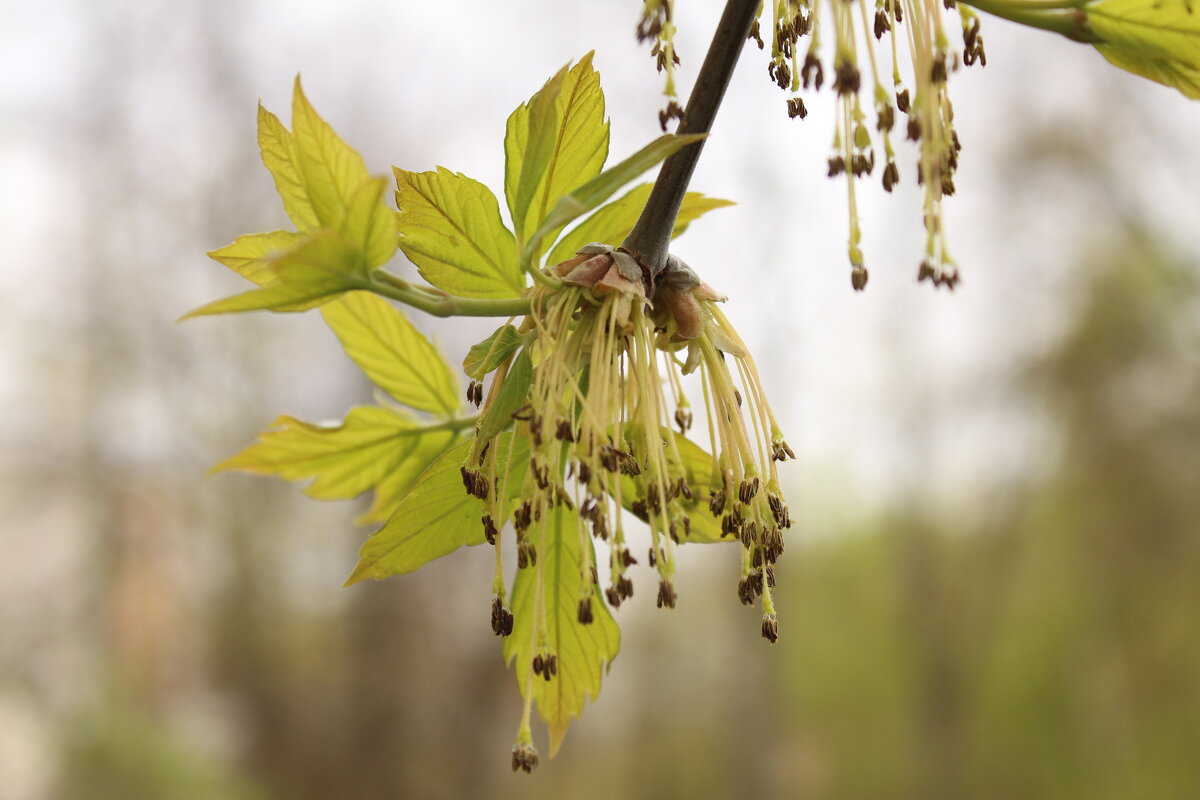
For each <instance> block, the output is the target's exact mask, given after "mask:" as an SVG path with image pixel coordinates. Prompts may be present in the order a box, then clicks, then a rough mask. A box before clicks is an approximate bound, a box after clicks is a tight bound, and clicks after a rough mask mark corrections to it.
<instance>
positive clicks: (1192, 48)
mask: <svg viewBox="0 0 1200 800" xmlns="http://www.w3.org/2000/svg"><path fill="white" fill-rule="evenodd" d="M1085 8H1086V11H1087V18H1088V22H1089V24H1090V25H1091V28H1092V31H1093V32H1094V33H1095V34H1096V35H1097V36H1099V37H1100V38H1101V39H1103V40H1104V41H1103V43H1102V44H1097V45H1096V49H1097V50H1099V51H1100V54H1101V55H1103V56H1104V57H1105V58H1107V59H1108V60H1109V61H1110V62H1112V63H1113V64H1115V65H1116V66H1118V67H1120V68H1121V69H1125V70H1128V71H1129V72H1133V73H1135V74H1137V75H1141V76H1142V77H1144V78H1149V79H1150V80H1152V81H1156V82H1158V83H1161V84H1164V85H1166V86H1170V87H1173V88H1175V89H1178V90H1179V91H1180V92H1182V93H1183V94H1184V95H1185V96H1187V97H1190V98H1191V99H1193V100H1197V99H1200V9H1197V8H1196V7H1194V5H1193V3H1192V2H1191V0H1101V2H1098V3H1094V4H1092V5H1089V6H1086V7H1085Z"/></svg>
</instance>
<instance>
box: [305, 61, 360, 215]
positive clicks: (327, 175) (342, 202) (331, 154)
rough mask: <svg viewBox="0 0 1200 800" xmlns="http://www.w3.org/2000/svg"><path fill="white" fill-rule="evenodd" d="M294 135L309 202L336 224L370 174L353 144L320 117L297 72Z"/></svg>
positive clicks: (315, 209)
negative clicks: (305, 93) (305, 94)
mask: <svg viewBox="0 0 1200 800" xmlns="http://www.w3.org/2000/svg"><path fill="white" fill-rule="evenodd" d="M292 128H293V131H292V137H293V139H292V140H293V143H294V148H295V155H296V166H297V167H298V170H299V173H300V177H301V178H302V179H303V181H304V187H305V189H306V190H307V192H308V199H309V202H310V203H312V207H313V211H314V213H315V214H316V217H317V220H318V221H319V222H320V223H321V224H322V225H330V226H333V225H336V224H337V223H338V221H339V220H340V219H341V218H342V215H343V214H344V213H345V209H346V208H347V206H349V205H350V199H351V197H352V196H353V195H354V193H355V191H356V190H357V189H358V187H360V186H362V185H363V183H365V182H366V180H367V178H369V177H370V176H369V175H368V174H367V166H366V164H364V163H363V160H362V156H360V155H359V154H358V153H357V152H356V151H355V150H354V149H353V148H352V147H350V146H349V145H348V144H346V143H345V142H343V141H342V139H341V137H339V136H338V135H337V133H335V132H334V130H333V128H331V127H330V126H329V123H327V122H326V121H325V120H323V119H321V117H320V115H318V114H317V112H316V110H315V109H314V108H313V107H312V104H310V103H309V102H308V98H307V97H305V96H304V89H303V88H302V87H301V86H300V77H299V76H296V85H295V91H294V92H293V94H292Z"/></svg>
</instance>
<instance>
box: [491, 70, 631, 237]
mask: <svg viewBox="0 0 1200 800" xmlns="http://www.w3.org/2000/svg"><path fill="white" fill-rule="evenodd" d="M592 55H593V54H592V53H588V54H587V55H586V56H584V57H583V58H582V59H581V60H580V61H579V63H578V64H576V65H575V66H574V67H572V68H571V70H570V71H569V72H568V73H567V74H566V75H565V76H564V77H563V78H562V82H561V86H560V87H559V91H558V93H557V97H556V98H555V104H554V110H553V119H552V120H550V121H549V124H547V126H546V128H545V130H543V131H542V132H543V133H549V132H550V131H551V130H552V131H553V134H554V137H553V142H552V144H551V147H550V150H549V156H548V158H546V159H545V161H544V166H542V167H541V169H540V171H539V172H538V174H536V175H533V176H530V175H528V174H527V171H528V170H529V169H530V168H531V167H532V165H534V164H535V163H536V164H540V163H541V162H540V161H535V160H534V158H533V157H531V155H530V154H529V153H528V151H526V152H522V153H520V154H517V153H514V152H513V151H514V150H515V149H516V147H517V144H518V143H519V142H520V141H521V138H522V132H524V133H526V134H527V133H528V130H529V129H530V128H532V126H533V125H534V124H535V122H534V119H533V114H534V111H535V110H536V109H537V108H539V107H540V101H541V100H542V99H543V98H544V97H546V95H547V94H548V93H547V89H543V90H542V91H541V92H539V93H538V94H537V95H535V96H534V99H533V100H531V101H530V103H529V104H528V105H525V106H521V107H520V108H518V109H517V110H516V111H515V112H513V115H512V116H511V117H509V124H508V132H507V135H506V137H505V152H506V155H507V156H508V159H509V163H510V164H515V163H518V162H519V163H520V164H521V167H522V171H521V176H520V182H518V191H517V192H516V194H515V196H513V195H512V194H510V195H509V206H510V210H512V212H513V227H514V232H515V233H516V235H517V238H518V239H519V240H520V241H526V240H527V238H528V237H529V236H531V235H532V234H533V232H534V231H535V230H537V228H538V226H539V224H540V223H541V222H542V220H543V219H545V217H546V215H547V214H549V213H550V209H552V208H553V207H554V205H555V204H556V203H557V202H558V201H559V199H560V198H561V197H562V196H563V195H565V194H567V193H568V192H570V191H571V190H572V189H574V188H576V187H578V186H580V185H582V184H584V183H586V182H587V181H589V180H591V179H592V178H594V177H596V175H598V174H599V173H600V170H601V168H602V167H603V166H604V159H605V158H607V157H608V123H607V122H605V121H604V92H603V90H602V89H601V88H600V75H599V73H597V72H596V70H595V69H594V68H593V67H592ZM549 86H550V84H547V87H549ZM542 144H544V143H542V142H540V139H539V140H538V146H539V147H540V146H542ZM533 145H534V140H530V142H529V143H528V149H529V150H532V148H533ZM539 155H540V151H539ZM506 172H509V170H508V169H507V168H506ZM506 177H511V175H508V176H506ZM526 178H529V179H530V180H531V181H532V180H534V179H535V178H536V183H535V184H534V185H533V188H532V190H531V191H532V193H531V194H530V195H528V197H527V196H526V195H525V194H524V192H523V191H522V190H523V189H525V183H524V180H525V179H526ZM553 235H554V232H553V231H552V232H551V233H550V234H548V236H549V237H550V238H553ZM536 257H537V254H535V255H534V258H535V259H536Z"/></svg>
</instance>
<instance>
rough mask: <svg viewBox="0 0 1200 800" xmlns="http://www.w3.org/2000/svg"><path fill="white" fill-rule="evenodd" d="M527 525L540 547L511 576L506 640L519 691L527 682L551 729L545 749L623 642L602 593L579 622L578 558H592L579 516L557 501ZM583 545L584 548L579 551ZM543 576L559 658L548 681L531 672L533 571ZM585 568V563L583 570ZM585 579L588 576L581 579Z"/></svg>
mask: <svg viewBox="0 0 1200 800" xmlns="http://www.w3.org/2000/svg"><path fill="white" fill-rule="evenodd" d="M541 530H542V531H544V535H543V534H541V533H539V531H538V530H537V529H536V528H535V529H531V531H530V535H531V536H534V537H538V536H542V538H541V540H540V541H538V540H536V539H535V543H536V544H537V546H538V564H537V567H536V568H526V569H523V570H518V572H517V577H516V579H515V580H514V581H513V590H512V611H513V632H512V635H510V636H507V637H505V639H504V659H505V662H506V663H509V664H511V663H513V662H514V661H515V663H516V670H515V671H516V676H517V685H518V686H519V687H520V688H521V692H522V694H524V692H525V690H526V686H527V685H528V684H532V688H533V698H534V702H536V703H537V707H538V713H540V714H541V716H542V719H543V720H545V722H546V727H547V729H548V730H549V732H550V756H551V757H553V756H554V754H555V753H556V752H558V748H559V745H561V744H562V740H563V737H564V736H565V735H566V732H567V726H568V725H569V724H570V722H571V720H572V719H574V718H575V717H578V716H579V715H580V714H582V713H583V707H584V704H585V703H586V702H587V700H588V698H591V699H592V700H595V699H596V698H597V697H599V696H600V684H601V681H602V680H603V678H604V672H605V670H606V668H607V667H608V665H609V664H611V663H612V660H613V659H614V658H616V657H617V653H618V651H619V650H620V649H621V630H620V628H618V627H617V623H616V621H615V620H614V619H613V618H612V614H611V613H610V612H609V610H608V606H607V605H606V604H605V602H604V598H603V597H602V596H601V593H600V592H595V593H594V596H593V597H592V615H593V620H592V622H591V623H590V624H587V625H584V624H582V623H580V622H579V617H578V613H579V600H580V598H581V597H583V590H584V588H585V584H584V580H585V578H584V576H583V574H582V572H581V565H585V564H586V565H588V566H589V567H590V565H593V564H594V563H595V560H596V556H595V552H594V551H593V549H592V541H591V536H590V535H589V534H588V533H587V532H586V531H583V532H582V533H581V531H580V521H579V516H578V515H577V514H576V513H575V512H573V511H568V510H567V509H566V508H564V507H562V506H559V507H558V508H556V509H555V510H554V511H553V512H552V513H550V514H549V520H548V521H547V523H546V524H545V526H543V527H542V529H541ZM581 548H586V550H583V549H581ZM539 571H542V573H543V574H544V576H545V585H544V589H543V591H542V592H541V602H542V603H543V604H544V609H545V617H546V628H547V631H546V632H547V641H546V642H545V644H546V646H548V647H549V648H550V652H552V653H554V654H555V655H556V656H557V657H558V674H557V675H556V676H555V677H553V678H551V679H550V680H549V681H547V680H543V679H542V678H541V677H540V676H536V675H535V676H532V679H531V680H530V675H529V672H530V670H531V669H532V666H531V664H532V661H533V656H534V654H535V649H534V648H536V647H537V646H538V642H537V640H536V636H535V631H534V623H535V609H536V603H537V602H538V601H537V595H538V594H539V592H538V591H537V589H538V587H537V584H538V577H537V576H538V572H539ZM588 571H589V572H590V569H589V570H588ZM587 580H590V577H589V578H587Z"/></svg>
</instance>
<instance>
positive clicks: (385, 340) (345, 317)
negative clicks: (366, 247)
mask: <svg viewBox="0 0 1200 800" xmlns="http://www.w3.org/2000/svg"><path fill="white" fill-rule="evenodd" d="M321 315H322V316H323V317H324V318H325V322H326V323H327V324H328V325H329V327H330V328H331V329H332V330H333V332H334V334H335V335H336V336H337V338H338V341H339V342H341V344H342V347H343V348H344V349H345V351H346V355H348V356H350V358H351V359H352V360H353V361H354V363H355V364H357V365H358V367H359V369H361V370H362V371H363V373H364V374H365V375H366V376H367V377H368V378H370V379H371V381H372V382H373V383H374V384H375V385H376V386H378V387H379V388H380V389H383V390H384V391H385V392H387V393H388V394H390V395H391V396H392V397H393V398H395V399H396V401H397V402H400V403H403V404H404V405H406V406H410V407H412V408H419V409H421V410H422V411H429V412H432V413H434V414H438V415H440V416H443V417H447V418H449V417H452V416H454V413H455V412H456V411H458V409H459V407H460V401H459V394H460V388H461V387H460V386H459V382H458V379H457V378H456V377H455V375H454V372H453V371H452V370H451V369H450V368H449V366H448V365H447V364H446V361H445V360H444V359H443V358H442V356H441V354H440V353H438V351H437V348H436V347H434V346H433V343H432V342H430V341H429V339H427V338H425V336H424V334H422V333H421V332H420V331H418V330H417V329H416V328H415V327H414V326H413V324H412V323H411V322H409V321H408V318H407V317H406V316H404V314H403V313H402V312H401V311H399V310H398V309H397V308H395V307H394V306H392V304H391V303H389V302H387V301H386V300H384V299H383V298H381V297H379V296H377V295H374V294H371V293H370V292H351V293H350V294H347V295H346V296H344V297H342V298H341V299H340V300H338V301H337V302H335V303H330V304H328V305H326V306H325V307H324V308H322V309H321Z"/></svg>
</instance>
